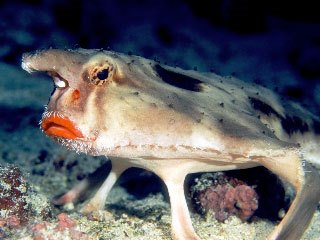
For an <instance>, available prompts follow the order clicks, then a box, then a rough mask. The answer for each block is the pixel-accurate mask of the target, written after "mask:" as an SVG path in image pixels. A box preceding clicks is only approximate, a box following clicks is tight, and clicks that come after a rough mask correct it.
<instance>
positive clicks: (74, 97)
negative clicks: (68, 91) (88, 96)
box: [71, 89, 80, 101]
mask: <svg viewBox="0 0 320 240" xmlns="http://www.w3.org/2000/svg"><path fill="white" fill-rule="evenodd" d="M71 98H72V101H76V100H78V99H79V98H80V91H79V90H78V89H76V90H74V91H73V92H72V95H71Z"/></svg>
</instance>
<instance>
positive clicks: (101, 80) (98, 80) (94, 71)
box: [82, 61, 115, 86]
mask: <svg viewBox="0 0 320 240" xmlns="http://www.w3.org/2000/svg"><path fill="white" fill-rule="evenodd" d="M114 72H115V68H114V66H113V65H112V64H111V63H110V62H108V61H103V62H100V63H98V64H95V65H93V66H90V67H88V68H87V69H86V70H85V71H84V72H83V75H82V77H83V79H84V80H85V81H88V82H89V83H91V84H94V85H98V86H101V85H103V84H106V83H110V82H111V81H112V79H113V76H114Z"/></svg>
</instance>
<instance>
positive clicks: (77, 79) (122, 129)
mask: <svg viewBox="0 0 320 240" xmlns="http://www.w3.org/2000/svg"><path fill="white" fill-rule="evenodd" d="M22 67H23V68H24V69H25V70H27V71H28V72H33V71H45V72H48V73H49V74H50V75H51V76H52V77H53V79H54V82H55V85H56V89H55V91H54V92H53V94H52V96H51V98H50V101H49V103H48V106H47V109H46V111H45V113H44V114H43V118H42V122H41V127H42V129H43V131H44V132H45V133H46V134H48V135H50V136H52V137H53V138H54V139H56V140H57V141H58V142H60V143H62V144H63V145H65V146H67V147H69V148H71V149H74V150H76V151H81V152H86V153H89V154H94V155H107V156H108V157H109V158H110V159H111V161H112V165H113V167H112V171H111V173H110V175H109V176H108V178H107V179H106V180H105V182H104V183H103V184H102V186H101V187H100V189H99V190H98V191H97V193H96V195H95V196H94V197H93V198H92V199H90V201H89V202H88V203H87V205H86V207H85V208H84V210H83V211H84V212H88V211H89V212H90V211H93V210H96V209H99V208H102V207H103V206H104V201H105V199H106V197H107V195H108V192H109V191H110V189H111V187H112V185H113V184H114V182H115V181H116V180H117V178H118V177H119V175H120V174H121V173H122V172H123V171H124V170H126V169H127V168H130V167H140V168H144V169H147V170H150V171H153V172H154V173H155V174H157V175H158V176H159V177H161V178H162V179H163V181H164V182H165V184H166V186H167V188H168V192H169V196H170V203H171V212H172V235H173V237H174V239H180V240H182V239H199V237H198V236H197V234H196V233H195V231H194V229H193V227H192V223H191V220H190V216H189V212H188V208H187V204H186V201H185V196H184V189H183V183H184V179H185V176H186V175H187V174H189V173H194V172H214V171H223V170H232V169H241V168H249V167H254V166H258V165H262V166H264V167H266V168H268V169H269V170H271V171H272V172H273V173H275V174H277V175H278V176H279V177H280V178H282V179H283V180H285V181H287V182H289V183H290V184H291V185H292V186H293V187H294V188H295V189H296V197H295V199H294V201H293V203H292V204H291V207H290V209H289V210H288V212H287V213H286V215H285V217H284V218H283V220H282V221H281V222H280V224H279V225H278V226H277V227H276V229H275V230H274V232H273V233H272V234H271V235H270V239H298V238H300V237H301V235H302V234H303V232H304V230H305V229H306V227H307V226H308V223H309V222H310V220H311V218H312V216H313V213H314V211H315V209H316V206H317V204H318V202H319V198H320V188H319V184H320V178H319V174H318V172H317V171H316V170H315V168H314V167H313V165H312V164H319V162H320V161H319V157H320V148H319V140H320V138H319V134H320V131H319V126H320V121H319V118H317V117H316V116H314V115H312V114H311V113H310V112H308V111H307V110H305V109H303V108H302V107H300V106H299V105H297V104H294V103H292V102H283V101H282V100H281V99H280V98H279V97H278V96H277V95H276V94H274V93H273V92H271V91H270V90H268V89H265V88H263V87H260V86H258V85H251V84H248V83H245V82H242V81H240V80H238V79H235V78H231V77H220V76H218V75H215V74H211V73H210V74H209V73H204V74H202V73H198V72H195V71H185V70H182V69H179V68H172V67H168V66H164V65H159V64H158V63H156V62H154V61H151V60H148V59H144V58H141V57H137V56H128V55H124V54H120V53H115V52H110V51H101V50H85V49H77V50H69V51H63V50H55V49H50V50H47V51H40V52H36V53H34V54H25V55H24V56H23V61H22ZM88 187H90V181H86V180H84V181H83V182H81V183H80V184H79V185H78V186H76V187H75V188H74V189H72V190H71V191H70V192H68V193H67V194H66V195H65V196H63V197H62V198H61V199H60V200H61V201H60V202H61V203H63V202H66V201H72V200H74V199H75V198H76V197H77V196H78V195H79V194H80V193H81V192H83V191H85V190H86V189H87V188H88Z"/></svg>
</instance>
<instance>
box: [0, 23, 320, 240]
mask: <svg viewBox="0 0 320 240" xmlns="http://www.w3.org/2000/svg"><path fill="white" fill-rule="evenodd" d="M190 21H191V20H190ZM197 21H198V22H197V26H198V27H197V28H194V27H193V26H192V25H191V24H189V25H188V24H186V25H184V26H183V27H182V25H181V23H180V25H179V23H177V25H176V26H174V28H175V29H179V31H178V35H179V39H180V40H177V41H178V43H176V44H175V45H174V46H170V47H168V46H165V45H161V43H159V42H158V41H157V40H156V39H154V38H153V35H152V34H151V33H150V32H151V25H150V23H141V24H140V25H132V26H129V27H124V28H123V29H122V32H121V36H120V37H119V38H118V39H117V41H114V42H113V44H112V49H115V50H117V51H121V52H128V51H132V52H133V53H138V54H141V55H143V51H142V50H141V49H143V46H144V45H145V44H146V42H148V43H149V45H152V46H153V47H154V48H153V49H155V50H154V52H155V53H156V55H155V56H154V57H157V58H158V59H160V60H161V61H166V62H168V64H171V65H174V64H176V63H178V64H179V65H180V66H183V67H186V68H194V67H195V66H196V67H197V69H198V71H209V70H210V69H213V70H214V71H215V72H217V73H219V74H222V75H231V74H233V75H235V76H236V77H238V78H241V79H243V80H245V81H251V82H254V81H259V83H261V84H264V85H266V86H268V87H271V88H274V87H277V88H278V89H279V91H280V92H281V91H282V90H283V92H285V88H286V87H287V86H298V88H299V86H300V87H301V88H302V89H303V91H302V92H303V93H304V94H303V97H301V98H299V99H298V100H299V101H301V102H303V103H307V104H308V105H309V107H310V109H312V110H313V111H314V112H315V113H316V114H318V113H319V104H320V83H319V76H318V78H317V77H316V79H315V80H313V81H312V82H311V84H310V82H308V81H307V83H305V81H306V80H305V78H304V76H301V75H299V74H297V71H298V70H297V68H298V67H301V68H303V67H304V66H305V64H308V61H310V62H312V61H313V60H314V61H319V57H318V58H317V57H315V58H314V55H315V54H314V52H313V51H311V52H312V54H309V52H310V48H314V49H316V50H315V53H317V52H318V53H319V52H320V51H319V49H320V47H319V44H318V45H317V44H315V45H312V44H311V42H312V41H311V40H310V42H308V40H307V39H308V38H310V39H311V38H312V37H313V35H314V34H315V35H316V36H317V37H319V36H320V35H317V32H316V31H314V29H317V28H316V27H315V26H314V25H313V24H301V23H295V22H287V21H281V20H278V19H271V20H270V25H272V27H270V28H271V30H270V31H268V32H266V33H259V34H253V35H237V34H234V33H230V32H228V31H227V30H225V29H223V28H216V29H212V28H210V27H209V25H208V24H207V23H206V22H205V21H203V20H197ZM275 22H276V23H275ZM308 28H310V29H311V30H310V31H309V32H308V31H307V33H305V32H304V31H305V30H306V29H308ZM318 28H319V26H318ZM293 29H294V30H293ZM141 32H144V35H143V36H141V34H137V33H141ZM298 32H300V33H298ZM15 34H16V35H14V36H15V37H13V38H15V39H20V38H21V35H20V34H21V32H20V33H15ZM301 34H302V35H303V34H305V35H304V37H301ZM146 36H147V37H146ZM296 36H300V37H299V39H298V40H297V41H298V42H297V43H296V42H294V41H293V40H292V39H293V38H295V37H296ZM22 38H23V37H22ZM304 38H305V39H304ZM181 39H182V40H181ZM319 39H320V38H319ZM21 41H22V47H21V49H22V50H23V44H25V43H24V42H23V40H21ZM42 41H43V42H45V39H42ZM179 41H180V42H179ZM17 42H19V41H18V40H17ZM43 42H41V46H46V44H45V43H43ZM39 44H40V43H39ZM35 45H36V44H35ZM5 47H6V46H2V48H1V49H2V50H3V48H5ZM48 47H49V46H48ZM98 47H99V46H97V48H98ZM293 48H298V49H299V50H301V53H302V55H303V56H304V57H301V59H300V60H301V61H300V63H301V64H300V65H299V64H298V65H297V66H292V65H290V63H289V60H288V58H287V55H286V54H287V53H288V52H290V49H293ZM318 48H319V49H318ZM28 49H30V47H29V48H28ZM34 50H36V47H35V46H34ZM146 55H147V57H151V56H150V55H149V54H146ZM318 56H319V55H318ZM1 59H2V61H1V62H0V72H1V75H0V121H1V125H0V166H8V165H15V166H18V167H19V169H20V170H21V171H22V174H23V176H24V177H25V179H26V181H27V183H28V192H27V202H28V206H29V209H28V211H29V212H31V213H32V214H33V216H31V217H30V222H28V223H27V224H26V225H25V226H21V227H19V228H12V229H9V228H1V232H0V233H1V234H2V235H1V236H2V237H0V239H34V237H35V230H34V229H33V228H32V227H33V226H34V225H35V224H36V223H44V222H46V228H45V229H42V230H41V234H42V236H43V237H44V239H53V240H59V239H78V238H79V239H97V240H98V239H99V240H102V239H114V240H116V239H139V240H142V239H154V240H156V239H157V240H158V239H159V240H164V239H171V236H170V210H169V209H170V206H169V204H168V199H167V197H166V193H163V192H164V191H163V189H164V187H163V186H162V185H161V183H160V182H159V181H158V180H157V179H156V178H154V177H152V176H149V175H146V174H143V173H139V176H138V177H137V178H136V179H135V178H133V179H132V176H131V177H129V178H128V179H129V180H128V179H124V180H122V181H123V182H126V181H131V182H133V184H132V185H130V184H129V187H128V183H127V184H122V185H117V186H115V187H114V188H113V190H112V191H111V193H110V195H109V197H108V199H107V202H106V207H105V209H104V210H101V211H99V212H96V213H94V214H93V215H92V216H90V217H89V218H87V217H86V216H84V215H82V214H81V213H80V212H79V209H80V208H81V203H80V204H75V205H73V204H69V205H66V206H64V207H59V208H58V207H55V206H54V205H53V204H51V199H52V198H53V197H54V196H56V195H57V194H60V193H63V192H65V191H67V189H70V187H71V186H72V185H73V184H75V183H76V182H77V181H78V179H82V178H83V177H84V176H86V175H87V174H88V173H90V172H92V171H94V170H95V169H96V168H97V167H98V166H100V165H101V164H102V163H105V162H106V161H107V159H106V158H105V157H89V156H86V155H84V154H76V153H74V152H71V151H68V150H66V149H64V148H62V147H60V146H59V145H58V144H56V143H54V142H52V141H51V140H50V139H49V138H47V137H46V136H45V135H44V134H43V133H42V132H41V131H40V130H39V127H38V121H39V120H40V118H41V114H42V111H43V108H44V105H45V104H46V103H47V100H48V97H49V96H50V93H51V91H52V88H53V84H52V83H51V82H50V79H49V78H48V77H46V76H43V75H29V74H27V73H25V72H23V71H22V70H21V68H20V64H19V62H8V61H6V60H5V58H1ZM310 59H311V60H310ZM308 84H309V85H308ZM308 86H310V88H308ZM154 185H156V186H154ZM130 187H132V188H133V190H132V191H133V192H135V191H136V192H139V193H138V196H139V197H137V194H133V193H132V192H131V191H130V189H129V188H130ZM137 189H138V190H137ZM141 189H145V191H142V190H141ZM44 210H46V215H45V216H44V215H43V214H42V213H43V212H44ZM61 212H65V213H67V214H68V215H69V216H70V217H71V218H72V219H74V221H75V222H76V225H75V227H74V229H71V230H70V229H65V230H64V231H57V230H56V225H57V219H56V216H57V215H58V214H59V213H61ZM192 220H193V223H194V227H195V229H196V232H197V233H198V234H199V236H200V237H201V238H202V239H213V240H214V239H228V240H229V239H230V240H231V239H237V240H238V239H245V240H249V239H257V240H258V239H266V237H267V235H268V234H269V233H270V232H271V231H272V229H273V228H274V226H275V224H276V222H271V221H269V220H267V219H258V218H254V219H253V221H252V222H250V223H244V222H242V221H241V220H239V219H238V218H236V217H231V218H229V219H228V220H226V222H225V223H219V222H217V220H215V219H214V218H213V217H212V216H211V215H208V216H207V217H202V216H200V215H199V214H197V213H194V212H193V213H192ZM75 231H78V233H79V232H82V233H83V235H81V237H79V234H78V235H76V234H75V233H74V232H75ZM303 239H308V240H309V239H320V213H319V208H318V211H317V212H316V213H315V216H314V218H313V221H312V223H311V224H310V226H309V228H308V230H307V231H306V233H305V234H304V236H303Z"/></svg>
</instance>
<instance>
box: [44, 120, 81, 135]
mask: <svg viewBox="0 0 320 240" xmlns="http://www.w3.org/2000/svg"><path fill="white" fill-rule="evenodd" d="M41 128H42V129H43V131H44V132H45V133H46V134H47V135H49V136H54V137H63V138H67V139H79V138H84V136H83V134H82V133H81V131H80V130H79V129H78V128H77V127H76V126H75V125H74V123H73V122H72V121H71V120H70V119H68V118H67V117H61V116H57V115H53V116H49V117H46V118H44V119H42V122H41Z"/></svg>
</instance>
